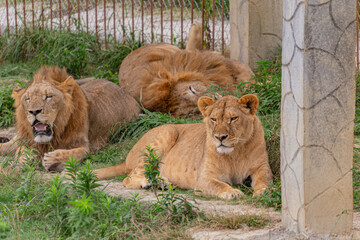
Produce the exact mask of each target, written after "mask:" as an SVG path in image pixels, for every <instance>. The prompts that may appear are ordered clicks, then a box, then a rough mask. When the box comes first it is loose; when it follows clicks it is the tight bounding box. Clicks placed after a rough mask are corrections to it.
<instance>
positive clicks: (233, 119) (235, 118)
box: [230, 117, 239, 122]
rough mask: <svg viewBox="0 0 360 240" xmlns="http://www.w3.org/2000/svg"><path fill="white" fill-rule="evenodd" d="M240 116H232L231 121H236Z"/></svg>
mask: <svg viewBox="0 0 360 240" xmlns="http://www.w3.org/2000/svg"><path fill="white" fill-rule="evenodd" d="M238 118H239V117H232V118H230V121H231V122H232V121H236V120H237V119H238Z"/></svg>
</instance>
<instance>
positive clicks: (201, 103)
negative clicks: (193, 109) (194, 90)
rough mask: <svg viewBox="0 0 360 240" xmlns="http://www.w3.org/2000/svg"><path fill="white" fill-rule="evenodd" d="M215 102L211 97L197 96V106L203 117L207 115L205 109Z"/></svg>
mask: <svg viewBox="0 0 360 240" xmlns="http://www.w3.org/2000/svg"><path fill="white" fill-rule="evenodd" d="M214 103H215V100H214V99H212V98H211V97H205V96H204V97H201V98H199V100H198V107H199V110H200V112H201V114H202V115H203V116H204V117H207V116H208V115H209V113H207V111H206V110H207V109H208V108H209V107H210V106H211V105H213V104H214Z"/></svg>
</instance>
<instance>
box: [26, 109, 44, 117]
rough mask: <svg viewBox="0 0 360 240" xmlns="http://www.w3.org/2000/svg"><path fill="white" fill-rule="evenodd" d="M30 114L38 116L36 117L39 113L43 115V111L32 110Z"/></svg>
mask: <svg viewBox="0 0 360 240" xmlns="http://www.w3.org/2000/svg"><path fill="white" fill-rule="evenodd" d="M29 113H31V114H32V115H34V116H36V115H38V114H39V113H41V109H39V110H31V111H29Z"/></svg>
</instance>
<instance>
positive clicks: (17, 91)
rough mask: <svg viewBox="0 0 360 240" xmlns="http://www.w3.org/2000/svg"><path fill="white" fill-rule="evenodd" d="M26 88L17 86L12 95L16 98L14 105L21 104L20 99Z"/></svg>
mask: <svg viewBox="0 0 360 240" xmlns="http://www.w3.org/2000/svg"><path fill="white" fill-rule="evenodd" d="M24 92H25V89H22V88H21V87H15V88H14V90H13V92H12V94H11V97H12V98H13V99H14V100H15V102H14V107H16V108H17V107H18V106H19V105H20V99H21V97H22V95H23V94H24Z"/></svg>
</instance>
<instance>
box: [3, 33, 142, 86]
mask: <svg viewBox="0 0 360 240" xmlns="http://www.w3.org/2000/svg"><path fill="white" fill-rule="evenodd" d="M0 44H1V45H2V49H3V51H2V52H1V53H0V62H1V61H3V62H10V63H27V64H28V63H30V64H32V65H36V66H38V67H39V66H40V65H42V64H47V65H57V66H59V67H66V69H67V71H68V73H70V74H72V75H74V76H75V77H76V78H80V77H82V76H89V75H90V76H97V77H102V78H103V77H105V78H109V80H113V81H117V78H115V76H114V74H115V75H116V74H117V72H118V70H119V66H120V64H121V62H122V60H123V59H124V58H125V57H126V56H127V55H128V54H129V53H130V52H131V51H133V50H134V49H136V48H138V47H140V46H141V44H140V42H139V41H132V40H131V39H130V38H129V40H126V41H124V42H123V43H122V44H114V45H112V46H110V47H109V48H108V49H106V50H104V49H103V48H102V46H101V43H100V42H99V41H97V39H96V36H95V35H92V34H87V33H86V32H83V31H79V32H78V33H72V32H67V31H62V32H60V31H57V30H49V29H38V28H34V29H32V28H23V29H20V30H19V33H18V35H10V36H8V35H2V36H0ZM0 75H1V73H0Z"/></svg>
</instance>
